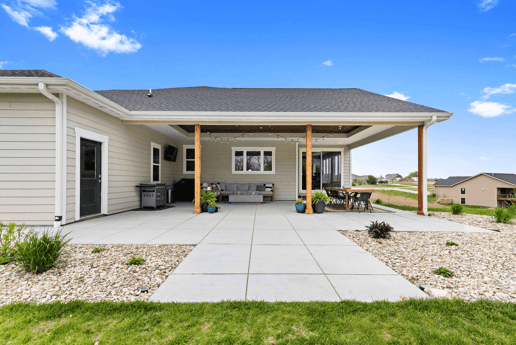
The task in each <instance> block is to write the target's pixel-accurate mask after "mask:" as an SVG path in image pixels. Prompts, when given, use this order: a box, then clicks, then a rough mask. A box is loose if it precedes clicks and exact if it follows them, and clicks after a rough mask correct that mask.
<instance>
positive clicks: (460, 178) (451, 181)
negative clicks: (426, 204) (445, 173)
mask: <svg viewBox="0 0 516 345" xmlns="http://www.w3.org/2000/svg"><path fill="white" fill-rule="evenodd" d="M470 177H471V176H450V177H448V178H446V179H442V180H439V181H437V182H436V183H434V186H445V187H447V186H453V185H454V184H457V183H459V182H462V181H464V180H467V179H468V178H470Z"/></svg>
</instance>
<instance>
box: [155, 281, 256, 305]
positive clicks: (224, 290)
mask: <svg viewBox="0 0 516 345" xmlns="http://www.w3.org/2000/svg"><path fill="white" fill-rule="evenodd" d="M246 286H247V274H233V275H209V274H201V275H179V274H175V275H171V276H170V277H169V278H168V279H167V280H166V281H165V282H164V283H163V284H162V285H161V286H160V288H159V289H158V290H157V291H156V292H155V293H154V294H153V295H152V296H151V297H150V299H149V301H150V302H179V303H181V302H220V301H243V300H245V290H246Z"/></svg>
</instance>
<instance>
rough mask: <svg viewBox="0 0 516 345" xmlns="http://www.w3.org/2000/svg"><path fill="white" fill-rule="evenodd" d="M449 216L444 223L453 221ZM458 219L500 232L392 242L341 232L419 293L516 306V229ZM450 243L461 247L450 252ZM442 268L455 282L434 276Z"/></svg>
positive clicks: (396, 236)
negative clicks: (422, 288) (437, 291)
mask: <svg viewBox="0 0 516 345" xmlns="http://www.w3.org/2000/svg"><path fill="white" fill-rule="evenodd" d="M441 214H443V213H439V214H438V213H436V214H435V216H440V215H441ZM448 215H449V214H445V215H444V216H443V218H444V219H448V218H445V217H446V216H448ZM451 216H454V215H451ZM458 217H460V218H457V219H460V220H462V221H463V222H464V224H469V225H473V226H478V227H483V228H487V229H490V228H491V229H492V228H497V229H498V230H499V231H500V232H494V231H493V232H491V233H460V232H394V233H392V239H390V240H379V239H372V238H370V237H369V236H368V235H367V232H366V231H340V232H341V233H342V234H344V235H345V236H347V237H348V238H349V239H351V240H352V241H354V242H355V243H357V244H358V245H359V246H361V247H362V248H364V249H365V250H367V251H368V252H370V253H371V254H373V255H374V256H375V257H376V258H378V259H379V260H380V261H382V262H384V263H385V264H386V265H387V266H389V267H390V268H391V269H393V270H394V271H396V272H397V273H399V274H400V275H402V276H403V277H404V278H405V279H407V280H408V281H410V282H412V283H413V284H414V285H416V286H418V287H419V285H421V284H424V285H430V286H431V287H432V288H437V289H442V290H445V291H447V292H448V293H449V296H450V297H456V298H461V299H463V300H466V301H471V302H472V301H476V300H479V299H490V300H495V301H506V302H515V303H516V226H515V225H505V224H503V225H500V224H496V223H492V218H491V217H489V216H478V215H464V216H458ZM475 219H476V221H475ZM489 222H491V223H489ZM447 241H452V242H455V243H457V244H458V245H459V246H458V247H455V246H447V245H446V242H447ZM441 266H442V267H445V268H447V269H449V270H451V271H453V272H454V273H455V276H454V277H452V278H444V277H442V276H439V275H436V274H435V273H433V271H434V270H435V269H437V268H439V267H441Z"/></svg>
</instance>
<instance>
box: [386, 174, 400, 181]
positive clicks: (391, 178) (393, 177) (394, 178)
mask: <svg viewBox="0 0 516 345" xmlns="http://www.w3.org/2000/svg"><path fill="white" fill-rule="evenodd" d="M402 178H403V176H401V175H400V174H387V175H385V179H386V180H387V181H398V180H400V179H402Z"/></svg>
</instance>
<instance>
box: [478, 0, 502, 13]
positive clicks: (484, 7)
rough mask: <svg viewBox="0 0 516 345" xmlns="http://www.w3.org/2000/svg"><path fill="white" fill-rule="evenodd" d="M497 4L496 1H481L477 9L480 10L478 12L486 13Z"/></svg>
mask: <svg viewBox="0 0 516 345" xmlns="http://www.w3.org/2000/svg"><path fill="white" fill-rule="evenodd" d="M498 2H499V1H498V0H481V1H480V3H479V4H478V7H479V8H480V11H482V12H487V11H489V10H490V9H492V8H494V7H495V6H496V5H498Z"/></svg>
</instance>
